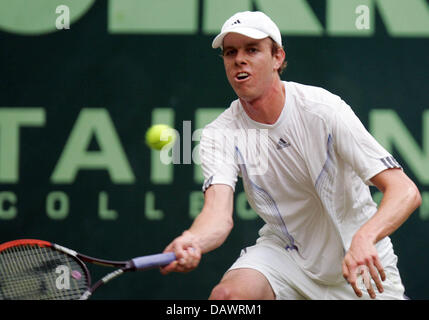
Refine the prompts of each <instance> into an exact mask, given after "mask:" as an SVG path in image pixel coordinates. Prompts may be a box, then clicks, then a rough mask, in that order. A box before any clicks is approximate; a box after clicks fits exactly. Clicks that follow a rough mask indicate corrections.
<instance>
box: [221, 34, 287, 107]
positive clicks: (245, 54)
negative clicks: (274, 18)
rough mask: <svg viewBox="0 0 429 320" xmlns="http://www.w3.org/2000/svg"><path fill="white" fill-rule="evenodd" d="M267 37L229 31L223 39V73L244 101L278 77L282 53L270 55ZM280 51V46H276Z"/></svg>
mask: <svg viewBox="0 0 429 320" xmlns="http://www.w3.org/2000/svg"><path fill="white" fill-rule="evenodd" d="M271 48H272V41H271V39H270V38H265V39H262V40H257V39H252V38H249V37H246V36H243V35H241V34H238V33H229V34H227V35H226V36H225V38H224V39H223V62H224V65H225V71H226V76H227V78H228V81H229V83H230V84H231V86H232V88H233V89H234V91H235V93H236V94H237V96H238V97H239V98H241V99H243V100H245V101H247V102H252V101H254V100H256V99H258V98H260V97H261V96H262V95H264V93H266V92H267V90H269V89H270V88H271V87H272V85H273V83H274V81H275V80H276V79H278V73H277V69H278V68H279V67H280V65H281V63H282V62H283V59H284V55H282V53H281V52H280V53H278V54H275V55H274V56H273V55H272V49H271ZM279 51H282V52H283V53H284V51H283V50H279Z"/></svg>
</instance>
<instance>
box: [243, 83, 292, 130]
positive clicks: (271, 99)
mask: <svg viewBox="0 0 429 320" xmlns="http://www.w3.org/2000/svg"><path fill="white" fill-rule="evenodd" d="M285 97H286V92H285V87H284V85H283V83H282V81H281V80H280V79H279V80H278V81H275V83H274V85H273V86H272V87H271V88H270V89H269V90H268V91H267V92H266V94H264V95H263V96H261V97H260V98H258V99H255V100H253V101H246V100H244V99H241V98H240V102H241V104H242V106H243V108H244V111H245V112H246V113H247V115H248V116H249V117H250V119H252V120H254V121H256V122H260V123H264V124H274V123H276V121H277V119H278V118H279V117H280V114H281V113H282V110H283V106H284V104H285Z"/></svg>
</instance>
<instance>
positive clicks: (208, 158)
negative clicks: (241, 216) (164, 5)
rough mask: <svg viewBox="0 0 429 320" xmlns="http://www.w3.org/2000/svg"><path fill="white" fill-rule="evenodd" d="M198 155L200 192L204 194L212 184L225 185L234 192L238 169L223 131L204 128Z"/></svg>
mask: <svg viewBox="0 0 429 320" xmlns="http://www.w3.org/2000/svg"><path fill="white" fill-rule="evenodd" d="M199 155H200V161H201V168H202V171H203V175H204V184H203V187H202V191H203V192H205V191H206V190H207V188H208V187H209V186H211V185H213V184H226V185H229V186H231V188H232V190H234V191H235V185H236V183H237V177H238V172H239V168H238V165H237V162H236V157H235V153H234V145H233V144H232V142H231V139H228V137H227V136H226V135H225V131H223V130H222V129H217V128H208V127H206V128H204V130H203V131H202V133H201V140H200V149H199Z"/></svg>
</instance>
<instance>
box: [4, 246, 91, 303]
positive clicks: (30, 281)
mask: <svg viewBox="0 0 429 320" xmlns="http://www.w3.org/2000/svg"><path fill="white" fill-rule="evenodd" d="M73 275H74V276H73ZM86 279H87V278H86V273H85V271H84V270H83V269H82V267H81V266H80V265H79V264H78V263H77V262H76V261H75V260H74V259H73V258H72V257H70V256H68V255H65V254H63V253H60V252H58V251H56V250H52V249H51V248H49V247H39V246H37V245H23V246H16V247H11V248H9V249H6V250H4V251H2V252H0V299H9V300H45V299H49V300H50V299H66V300H70V299H78V298H79V297H80V296H81V295H82V293H83V292H84V291H85V290H86V289H87V283H86Z"/></svg>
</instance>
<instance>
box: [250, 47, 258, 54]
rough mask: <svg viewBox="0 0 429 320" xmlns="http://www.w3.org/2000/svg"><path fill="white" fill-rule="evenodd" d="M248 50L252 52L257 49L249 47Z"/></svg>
mask: <svg viewBox="0 0 429 320" xmlns="http://www.w3.org/2000/svg"><path fill="white" fill-rule="evenodd" d="M248 51H249V52H250V53H254V52H256V51H258V50H257V49H256V48H249V49H248Z"/></svg>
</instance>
